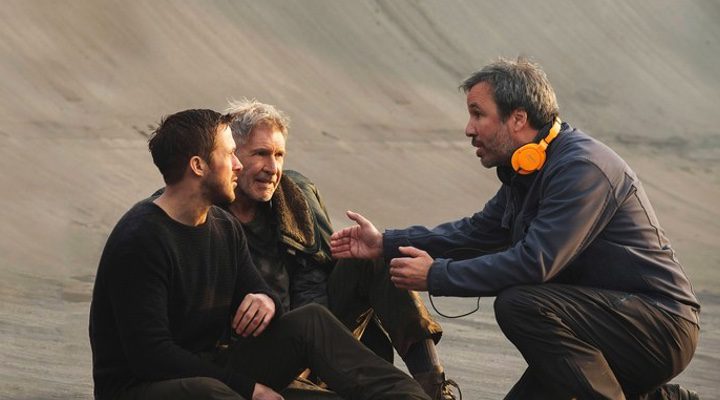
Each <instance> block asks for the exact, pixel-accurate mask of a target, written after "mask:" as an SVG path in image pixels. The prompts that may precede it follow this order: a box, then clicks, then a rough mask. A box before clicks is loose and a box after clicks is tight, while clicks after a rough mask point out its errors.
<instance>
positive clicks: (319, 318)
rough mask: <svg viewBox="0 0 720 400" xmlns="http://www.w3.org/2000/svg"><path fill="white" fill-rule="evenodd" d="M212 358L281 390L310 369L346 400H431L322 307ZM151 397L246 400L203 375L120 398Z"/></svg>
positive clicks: (296, 313)
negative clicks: (306, 369)
mask: <svg viewBox="0 0 720 400" xmlns="http://www.w3.org/2000/svg"><path fill="white" fill-rule="evenodd" d="M208 357H210V358H211V359H212V360H213V361H214V362H216V363H218V364H220V365H223V366H226V367H228V368H232V369H234V370H236V371H242V372H244V373H245V374H247V375H249V376H252V377H254V378H255V379H256V380H257V381H258V382H260V383H262V384H264V385H266V386H269V387H271V388H273V389H274V390H276V391H281V390H282V389H284V388H285V387H286V386H287V385H288V384H289V383H290V382H291V381H292V380H293V379H294V378H295V377H296V376H297V375H298V373H300V372H301V371H302V370H303V369H305V368H307V367H310V368H312V370H313V371H315V373H316V374H317V375H318V376H319V377H320V378H322V379H323V381H325V382H326V383H327V384H328V386H329V387H330V388H331V389H332V390H334V391H335V392H337V393H338V394H340V395H341V396H342V397H343V398H346V399H424V400H426V399H428V397H427V395H426V394H425V393H424V392H423V390H422V389H421V388H420V386H419V385H418V384H417V383H416V382H415V381H414V380H412V379H411V378H410V377H409V376H407V375H406V374H405V373H403V372H402V371H400V370H399V369H397V368H395V367H394V366H393V365H392V364H389V363H387V362H386V361H384V360H382V359H381V358H380V357H378V356H376V355H375V354H374V353H373V352H371V351H370V350H368V349H366V348H365V347H363V346H362V345H361V344H360V343H358V342H357V340H355V339H354V338H353V337H352V336H351V335H350V334H349V333H348V331H347V330H346V329H345V328H344V327H343V326H342V325H341V324H340V322H339V321H338V320H337V319H336V318H334V317H333V316H332V315H331V314H330V313H329V312H328V310H327V309H325V308H324V307H322V306H319V305H307V306H304V307H300V308H298V309H296V310H293V311H291V312H289V313H287V314H285V315H284V316H282V317H281V318H279V319H278V320H276V321H273V323H272V324H271V325H270V327H268V329H267V330H266V331H265V332H263V333H262V334H261V335H260V336H259V337H257V338H252V339H239V340H238V341H237V342H235V343H234V344H233V345H232V346H231V347H230V348H229V349H227V350H224V351H219V352H218V353H214V354H212V355H208ZM151 399H152V400H155V399H158V400H160V399H168V400H169V399H177V400H185V399H187V400H191V399H192V400H202V399H208V400H217V399H222V400H242V399H243V398H242V397H241V396H240V395H238V394H237V393H235V392H234V391H232V390H231V389H230V388H229V387H227V385H225V384H224V383H222V382H220V381H218V380H215V379H211V378H203V377H196V378H185V379H174V380H167V381H160V382H148V383H142V384H139V385H136V386H133V387H131V388H130V389H128V390H126V391H125V392H123V393H121V394H120V396H119V397H118V398H117V400H151Z"/></svg>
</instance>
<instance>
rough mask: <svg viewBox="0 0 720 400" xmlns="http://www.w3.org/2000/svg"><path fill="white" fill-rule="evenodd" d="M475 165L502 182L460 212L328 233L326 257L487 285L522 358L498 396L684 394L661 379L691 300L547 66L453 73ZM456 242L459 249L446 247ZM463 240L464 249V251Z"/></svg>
mask: <svg viewBox="0 0 720 400" xmlns="http://www.w3.org/2000/svg"><path fill="white" fill-rule="evenodd" d="M461 87H462V89H463V90H464V91H465V93H466V94H467V110H468V113H469V120H468V123H467V127H466V130H465V134H466V135H467V136H468V137H469V138H471V139H472V145H473V146H474V147H476V148H477V155H478V156H479V157H480V158H481V160H482V165H483V166H485V167H487V168H490V167H497V175H498V177H499V179H500V181H501V186H500V189H499V190H498V192H497V194H496V195H495V197H493V198H492V199H490V201H488V203H487V204H486V205H485V207H484V208H483V210H482V211H480V212H478V213H476V214H475V215H473V216H472V217H469V218H464V219H461V220H458V221H454V222H449V223H446V224H442V225H440V226H437V227H435V228H433V229H427V228H425V227H421V226H413V227H410V228H407V229H402V230H388V231H386V232H385V233H384V234H381V233H380V232H378V231H377V229H375V228H374V226H373V225H372V224H371V223H370V222H369V221H368V220H366V219H365V218H363V217H362V216H360V215H359V214H355V213H349V214H348V215H349V216H350V217H351V218H352V219H353V220H355V221H356V222H358V224H359V225H357V226H354V227H350V228H346V229H344V230H342V231H340V232H337V233H336V234H334V235H333V240H332V247H333V253H334V254H335V255H336V256H338V257H363V258H376V257H378V256H384V257H386V258H387V259H392V261H390V265H391V268H390V274H391V275H392V279H393V282H394V283H395V284H396V285H397V286H398V287H400V288H405V289H413V290H427V291H429V292H430V293H431V294H433V295H439V296H497V299H496V300H495V315H496V318H497V321H498V324H499V325H500V327H501V328H502V330H503V332H504V333H505V335H506V336H507V337H508V339H510V341H511V342H512V343H513V344H514V345H515V346H516V347H517V348H518V349H519V350H520V352H521V353H522V355H523V356H524V357H525V360H526V361H527V363H528V369H527V370H526V371H525V374H524V375H523V377H522V379H520V381H519V382H518V383H517V384H516V385H515V386H514V387H513V388H512V390H511V391H510V393H509V394H508V395H507V399H548V400H550V399H570V398H573V397H575V398H577V399H625V398H632V399H651V398H652V399H660V398H662V399H667V398H670V399H673V398H674V399H692V398H697V396H696V394H694V393H693V392H690V391H688V390H686V389H683V388H680V387H679V386H677V385H669V384H665V383H666V382H667V381H669V380H670V379H671V378H673V377H674V376H676V375H677V374H679V373H680V371H682V370H683V369H684V368H685V366H687V364H688V363H689V362H690V359H691V358H692V356H693V353H694V351H695V346H696V344H697V339H698V331H699V327H698V323H699V320H698V312H699V309H700V305H699V304H698V302H697V298H696V297H695V294H694V293H693V290H692V286H691V285H690V282H689V280H688V278H687V276H686V275H685V272H684V271H683V269H682V267H681V265H680V263H679V261H678V260H677V258H676V257H675V253H674V251H673V249H672V248H671V246H670V242H669V240H668V239H667V237H666V236H665V234H664V233H663V230H662V229H661V228H660V224H659V223H658V220H657V217H656V216H655V212H654V211H653V208H652V206H651V205H650V202H649V201H648V198H647V196H646V194H645V191H644V189H643V187H642V184H641V183H640V181H639V180H638V177H637V175H636V174H635V173H634V172H633V171H632V170H631V169H630V167H629V166H628V165H627V164H626V163H625V161H623V160H622V159H621V158H620V157H619V156H618V155H617V154H615V153H614V152H613V151H612V150H610V149H609V148H608V147H607V146H605V145H604V144H602V143H600V142H598V141H597V140H595V139H593V138H592V137H590V136H588V135H586V134H584V133H583V132H581V131H579V130H577V129H575V128H573V127H572V126H570V125H569V124H567V123H561V122H560V120H559V119H558V106H557V102H556V99H555V93H554V91H553V89H552V87H551V86H550V83H549V82H548V81H547V77H546V76H545V73H544V72H543V71H542V70H541V69H540V68H539V67H538V66H537V65H535V64H533V63H530V62H528V61H525V60H519V61H517V62H514V61H508V60H500V61H498V62H495V63H493V64H490V65H488V66H486V67H484V68H483V69H481V70H480V71H478V72H476V73H474V74H473V75H471V76H470V77H469V78H468V79H467V80H466V81H465V82H463V84H462V86H461ZM459 250H463V253H465V254H464V255H463V258H460V257H457V258H454V255H455V254H456V253H457V251H459ZM471 253H474V254H471Z"/></svg>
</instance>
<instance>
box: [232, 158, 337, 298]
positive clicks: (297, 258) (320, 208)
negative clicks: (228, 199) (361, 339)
mask: <svg viewBox="0 0 720 400" xmlns="http://www.w3.org/2000/svg"><path fill="white" fill-rule="evenodd" d="M267 207H269V209H267V210H265V211H266V212H267V213H268V214H269V222H270V224H271V225H272V228H271V229H269V230H266V231H265V232H270V235H271V236H272V237H263V235H262V232H257V231H256V230H254V229H253V226H251V225H250V224H243V228H244V229H245V231H246V233H247V239H248V246H249V248H250V253H251V255H252V258H253V262H254V263H255V265H256V266H257V267H258V270H259V271H260V275H262V277H263V278H264V279H265V281H266V282H267V283H268V285H270V287H271V288H272V289H273V290H274V291H275V292H276V293H277V294H278V295H279V296H280V298H281V301H282V304H283V308H284V309H285V311H287V310H290V309H294V308H297V307H299V306H302V305H305V304H308V303H318V304H322V305H324V306H326V307H327V306H328V299H327V280H328V276H329V274H330V271H331V270H332V268H333V267H334V266H335V262H334V260H333V259H332V258H331V256H330V235H331V234H332V225H331V223H330V217H328V214H327V210H326V209H325V205H324V204H323V201H322V198H321V197H320V194H319V193H318V190H317V188H316V187H315V184H313V183H312V182H311V181H310V180H309V179H308V178H307V177H305V176H304V175H302V174H300V173H299V172H296V171H292V170H285V171H284V172H283V176H282V178H281V180H280V185H278V188H277V190H276V191H275V194H274V195H273V197H272V200H271V201H270V202H269V203H268V204H267Z"/></svg>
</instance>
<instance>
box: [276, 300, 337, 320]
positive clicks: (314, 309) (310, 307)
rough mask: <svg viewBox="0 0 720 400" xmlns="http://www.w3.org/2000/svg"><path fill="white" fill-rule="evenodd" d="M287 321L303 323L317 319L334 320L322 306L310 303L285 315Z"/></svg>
mask: <svg viewBox="0 0 720 400" xmlns="http://www.w3.org/2000/svg"><path fill="white" fill-rule="evenodd" d="M284 318H285V319H288V320H289V321H292V322H294V323H303V322H308V321H311V320H315V319H324V318H334V317H333V316H332V313H330V311H329V310H328V309H327V308H326V307H325V306H321V305H320V304H316V303H310V304H306V305H304V306H302V307H299V308H296V309H294V310H292V311H290V312H289V313H287V314H285V317H284Z"/></svg>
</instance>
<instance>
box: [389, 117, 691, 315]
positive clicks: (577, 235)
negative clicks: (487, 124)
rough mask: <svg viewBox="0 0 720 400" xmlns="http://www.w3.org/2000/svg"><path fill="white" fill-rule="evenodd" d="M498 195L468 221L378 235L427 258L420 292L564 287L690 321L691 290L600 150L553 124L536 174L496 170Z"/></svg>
mask: <svg viewBox="0 0 720 400" xmlns="http://www.w3.org/2000/svg"><path fill="white" fill-rule="evenodd" d="M497 174H498V177H499V179H500V181H501V182H502V185H501V187H500V189H499V190H498V192H497V194H496V195H495V196H494V197H493V198H492V199H490V201H489V202H488V203H487V204H486V205H485V207H484V208H483V210H482V211H480V212H478V213H476V214H475V215H473V216H472V217H468V218H463V219H460V220H458V221H454V222H449V223H445V224H442V225H439V226H437V227H435V228H433V229H428V228H425V227H422V226H412V227H409V228H407V229H403V230H388V231H386V232H385V233H384V235H383V237H384V239H383V241H384V243H383V246H384V254H385V257H386V258H387V259H388V260H389V259H391V258H394V257H399V256H401V255H400V253H399V252H398V246H415V247H417V248H419V249H422V250H425V251H427V252H428V253H429V254H430V255H431V256H432V257H433V258H434V262H433V264H432V266H431V269H430V272H429V274H428V286H429V292H430V294H432V295H438V296H495V295H497V294H498V293H500V292H501V291H502V290H504V289H507V288H509V287H512V286H516V285H528V284H530V285H532V284H542V283H548V282H553V283H565V284H574V285H580V286H589V287H597V288H603V289H610V290H617V291H623V292H629V293H634V294H637V295H639V296H643V297H644V298H646V299H648V300H650V301H651V302H652V303H654V304H656V305H657V306H659V307H661V308H663V309H665V310H666V311H669V312H671V313H673V314H676V315H679V316H681V317H683V318H686V319H688V320H690V321H692V322H695V323H698V312H699V309H700V305H699V304H698V301H697V298H696V296H695V293H694V292H693V289H692V286H691V284H690V282H689V280H688V278H687V276H686V274H685V272H684V271H683V268H682V266H681V265H680V262H679V261H678V259H677V258H676V256H675V252H674V251H673V249H672V247H671V246H670V242H669V240H668V239H667V237H666V236H665V233H664V232H663V230H662V228H661V227H660V224H659V222H658V220H657V217H656V216H655V211H654V210H653V208H652V206H651V205H650V202H649V200H648V198H647V196H646V194H645V190H644V189H643V187H642V185H641V183H640V181H639V179H638V177H637V175H636V174H635V173H634V172H633V171H632V170H631V169H630V167H629V166H628V165H627V163H626V162H625V161H624V160H623V159H622V158H620V156H618V155H617V154H616V153H615V152H614V151H612V150H611V149H610V148H609V147H607V146H606V145H604V144H602V143H601V142H599V141H598V140H596V139H594V138H591V137H590V136H588V135H586V134H584V133H583V132H581V131H579V130H577V129H574V128H572V127H570V125H568V124H567V123H563V124H562V128H561V132H560V134H559V136H558V137H557V138H556V139H555V140H554V141H553V142H552V143H551V144H550V146H549V147H548V151H547V160H546V163H545V165H544V166H543V168H542V169H541V170H540V171H538V172H536V173H533V174H530V175H519V174H516V173H515V172H514V171H513V170H512V169H511V168H510V167H505V166H501V167H498V168H497Z"/></svg>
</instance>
